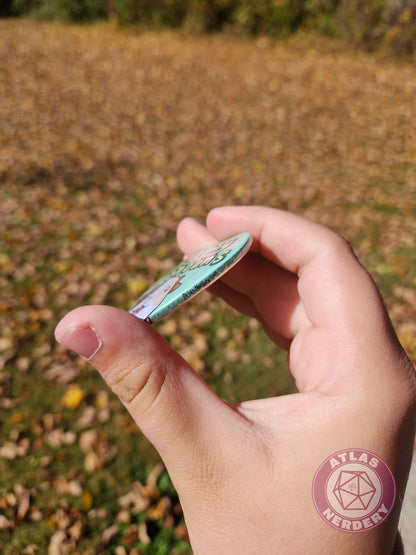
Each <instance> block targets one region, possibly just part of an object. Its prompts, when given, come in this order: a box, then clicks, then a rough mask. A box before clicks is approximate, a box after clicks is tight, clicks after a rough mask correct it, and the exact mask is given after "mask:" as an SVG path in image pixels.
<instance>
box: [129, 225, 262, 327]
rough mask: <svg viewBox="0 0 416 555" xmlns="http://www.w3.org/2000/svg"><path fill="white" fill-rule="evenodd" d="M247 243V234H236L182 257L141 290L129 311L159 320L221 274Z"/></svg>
mask: <svg viewBox="0 0 416 555" xmlns="http://www.w3.org/2000/svg"><path fill="white" fill-rule="evenodd" d="M251 243H252V239H251V235H250V234H249V233H246V232H244V233H239V234H238V235H235V236H234V237H230V238H229V239H226V240H225V241H221V242H220V243H217V244H215V245H213V246H211V247H208V248H207V249H204V250H202V251H199V252H198V253H196V254H195V255H193V256H191V257H190V258H187V259H185V260H183V261H182V262H181V263H180V264H178V265H177V266H176V267H175V268H173V269H172V270H170V271H169V272H168V273H167V274H165V275H164V276H163V277H161V278H160V279H158V280H157V281H156V283H154V284H153V285H152V287H150V289H148V290H147V291H145V292H144V293H143V295H141V296H140V297H139V298H138V299H137V301H136V302H135V303H134V305H133V306H132V307H131V308H130V310H129V312H130V313H131V314H134V316H137V318H140V319H141V320H146V321H147V322H151V323H152V322H156V321H157V320H160V319H161V318H163V317H164V316H166V315H167V314H169V313H170V312H172V311H173V310H175V309H176V308H178V306H180V305H181V304H183V303H186V302H187V301H189V300H190V299H192V297H194V296H195V295H197V294H198V293H199V292H200V291H202V290H203V289H205V288H206V287H208V286H209V285H211V284H212V283H214V281H216V280H217V279H219V278H220V277H221V276H222V275H224V274H225V273H226V272H227V271H228V270H229V269H230V268H232V267H233V266H234V265H235V264H237V262H238V261H239V260H241V258H242V257H243V256H244V255H245V254H246V253H247V252H248V250H249V249H250V245H251Z"/></svg>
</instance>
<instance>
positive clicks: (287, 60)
mask: <svg viewBox="0 0 416 555" xmlns="http://www.w3.org/2000/svg"><path fill="white" fill-rule="evenodd" d="M415 97H416V73H415V71H414V66H413V65H411V64H410V63H406V62H403V61H397V60H392V59H386V58H382V57H381V56H380V55H369V54H363V53H362V52H361V53H358V52H354V51H352V50H350V49H348V48H347V47H346V46H345V45H343V44H342V43H341V42H339V41H333V40H329V39H328V40H323V39H319V40H318V39H317V38H316V37H315V38H314V37H311V36H309V37H308V36H303V37H295V38H291V39H287V40H285V41H280V42H273V41H271V40H269V39H265V38H260V39H256V40H251V41H248V40H241V39H239V38H236V37H233V36H227V35H213V36H201V37H190V36H186V35H182V34H179V33H176V34H175V33H170V32H165V33H151V32H140V33H139V32H135V31H132V30H123V31H122V30H118V29H117V28H115V27H113V26H112V25H110V24H102V25H97V26H69V25H67V26H64V25H60V24H56V23H37V22H33V21H27V20H0V334H1V336H0V550H1V552H2V553H5V554H6V555H9V554H10V555H11V554H15V553H19V554H20V553H22V554H27V555H29V554H31V553H38V554H40V553H45V552H47V551H48V550H49V553H50V554H51V555H55V554H58V553H79V554H81V553H83V554H84V553H85V554H89V553H109V554H112V553H114V554H117V555H123V554H130V555H135V554H138V553H144V554H165V553H186V552H189V546H188V543H187V534H186V528H185V526H184V523H183V518H182V513H181V508H180V505H179V503H178V499H177V497H176V493H175V491H174V489H173V487H172V485H171V483H170V480H169V477H168V475H167V473H166V471H165V470H164V468H163V466H162V465H161V463H160V461H159V459H158V456H157V454H156V453H155V451H154V450H153V448H152V447H151V446H150V445H149V444H148V443H147V442H146V440H145V439H144V437H143V436H142V435H141V433H140V431H139V430H137V429H136V427H135V426H134V425H133V423H132V421H131V418H130V416H129V415H128V413H127V412H126V411H125V409H124V408H123V407H122V405H121V404H120V403H119V402H118V400H117V399H116V398H115V397H114V396H113V395H112V394H111V392H109V391H108V389H107V388H106V386H105V384H104V382H103V381H102V380H101V378H100V377H99V376H98V375H97V374H96V373H95V372H94V371H93V370H92V369H90V368H89V366H88V365H87V363H85V362H84V361H83V360H81V359H79V358H78V357H75V356H74V355H73V354H71V353H68V352H66V351H65V350H64V349H63V348H61V347H60V346H58V345H57V344H56V343H55V342H54V339H53V329H54V327H55V325H56V323H57V322H58V320H59V319H60V318H61V317H62V316H63V315H64V314H65V313H66V312H67V311H68V310H70V309H71V308H73V307H76V306H79V305H82V304H86V303H105V304H111V305H114V306H118V307H122V308H128V307H129V306H130V305H131V304H132V303H133V301H134V300H135V299H136V297H137V296H138V295H139V293H141V292H142V291H143V290H144V289H145V288H146V287H147V286H148V285H150V284H151V283H152V281H153V280H154V279H155V278H156V277H158V276H159V275H160V274H161V273H162V272H164V271H165V270H167V269H169V268H171V267H172V266H173V265H174V264H175V263H176V262H178V261H179V260H180V258H181V255H180V253H179V250H178V248H177V246H176V244H175V229H176V226H177V223H178V222H179V221H180V219H181V218H182V217H184V216H187V215H192V216H195V217H197V218H200V219H203V218H204V217H205V214H206V213H207V211H208V210H209V209H210V208H212V207H214V206H219V205H223V204H265V205H268V206H273V207H278V208H284V209H288V210H291V211H295V212H297V213H300V214H303V215H305V216H307V217H309V218H311V219H313V220H315V221H319V222H322V223H324V224H326V225H328V226H330V227H332V228H333V229H335V230H337V231H338V232H340V233H341V234H343V235H344V236H345V237H346V238H347V239H348V240H349V241H350V242H351V244H352V245H353V247H354V249H355V251H356V253H357V255H358V256H359V258H360V259H361V261H362V262H363V264H364V265H365V266H366V267H367V269H368V270H369V271H370V272H371V274H372V275H373V277H374V279H375V280H376V282H377V284H378V285H379V287H380V288H381V290H382V293H383V295H384V297H385V300H386V304H387V307H388V309H389V312H390V314H391V317H392V320H393V323H394V325H395V328H396V330H397V332H398V335H399V337H400V339H401V341H402V343H403V345H404V347H405V348H406V350H407V351H408V353H409V356H410V357H411V358H412V360H413V361H415V360H416V258H415V246H414V244H415V237H416V164H415V160H416V128H415V125H414V122H415V121H416V103H415ZM156 327H157V328H158V329H159V331H160V332H161V333H162V334H163V335H164V336H165V337H167V339H168V340H169V341H170V343H171V344H172V345H173V346H174V347H175V348H176V349H177V350H179V351H180V352H181V353H182V354H183V355H184V356H185V358H187V360H189V361H190V362H191V363H192V364H193V365H194V367H195V368H196V370H197V371H198V372H199V373H201V375H203V377H204V378H205V379H206V380H207V381H208V382H209V383H210V384H211V385H212V387H213V388H215V389H216V390H217V392H218V394H219V395H221V397H223V398H225V399H227V400H228V401H230V402H236V401H239V400H242V399H245V398H255V397H257V396H269V395H279V394H284V393H287V392H290V391H294V384H293V380H292V379H291V376H290V374H289V372H288V369H287V365H286V355H285V353H283V352H280V351H279V350H278V349H277V348H276V347H274V346H273V345H271V344H270V342H269V341H268V340H267V338H266V337H265V335H264V333H263V332H262V330H261V329H260V328H259V326H258V324H257V322H255V321H253V320H250V319H247V318H245V317H242V316H241V315H238V314H236V313H235V312H233V311H232V310H231V309H228V308H227V307H226V306H225V305H224V304H223V303H222V302H220V301H218V300H215V299H212V298H211V297H210V296H209V295H208V293H202V294H201V295H200V296H198V297H197V298H196V299H195V300H193V301H192V302H191V303H189V304H187V305H186V306H184V307H182V308H181V309H179V310H178V311H177V312H176V313H175V314H174V315H172V316H171V317H169V318H167V319H166V320H164V321H162V322H161V323H160V324H158V325H157V326H156Z"/></svg>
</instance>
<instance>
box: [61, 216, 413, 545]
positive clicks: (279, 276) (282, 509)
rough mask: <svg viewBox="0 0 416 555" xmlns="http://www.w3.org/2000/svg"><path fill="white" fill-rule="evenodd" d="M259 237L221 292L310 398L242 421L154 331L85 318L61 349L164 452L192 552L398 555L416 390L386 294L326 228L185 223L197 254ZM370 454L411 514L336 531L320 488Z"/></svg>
mask: <svg viewBox="0 0 416 555" xmlns="http://www.w3.org/2000/svg"><path fill="white" fill-rule="evenodd" d="M241 231H249V232H250V233H251V234H252V236H253V246H252V249H251V253H249V254H248V255H246V257H244V259H243V260H242V261H241V262H240V263H239V264H238V265H237V266H235V267H234V268H233V269H231V270H230V271H229V272H228V273H227V274H226V275H225V276H224V277H223V278H222V280H221V281H220V282H217V283H216V284H215V285H214V286H212V288H211V290H212V291H213V292H215V293H216V294H219V295H221V296H222V297H223V298H224V299H225V300H227V301H228V302H229V303H230V304H231V305H233V306H234V307H236V308H237V309H238V310H240V311H242V312H244V313H246V314H249V315H250V316H253V317H256V318H258V319H259V321H260V322H261V323H262V324H263V326H264V328H265V330H266V332H267V333H268V334H269V336H270V337H271V338H272V339H273V340H274V341H275V342H276V343H277V344H278V345H280V346H282V347H284V348H287V349H288V350H289V365H290V369H291V372H292V373H293V375H294V377H295V379H296V383H297V386H298V389H299V393H297V394H294V395H287V396H282V397H276V398H271V399H261V400H255V401H248V402H243V403H240V404H239V405H237V406H230V405H228V404H227V403H225V402H223V401H221V400H220V399H219V398H218V397H217V396H216V395H215V394H214V393H213V392H212V391H211V389H210V388H209V387H208V386H207V385H206V384H205V382H203V380H202V379H201V378H200V377H199V376H198V375H197V374H196V373H195V372H194V371H193V370H192V369H191V368H190V367H189V365H188V364H187V363H186V362H185V361H184V360H183V359H182V358H181V357H180V356H179V355H178V354H177V353H175V352H174V351H173V350H171V349H170V347H169V345H168V344H167V343H166V342H165V341H164V340H163V339H162V338H161V337H160V336H159V335H158V334H157V333H156V331H155V330H153V328H152V327H151V326H150V325H149V324H147V323H146V322H143V321H140V320H138V319H137V318H136V317H134V316H132V315H131V314H128V313H126V312H124V311H120V310H117V309H114V308H110V307H82V308H79V309H77V310H75V311H73V312H71V313H70V314H68V315H67V316H66V317H65V318H64V319H63V320H62V321H61V322H60V324H59V325H58V327H57V330H56V337H57V339H58V341H61V342H62V343H63V344H64V345H66V346H67V347H69V348H71V349H73V350H75V351H76V352H78V353H79V354H81V355H83V356H84V357H85V358H88V359H89V360H90V362H91V364H93V366H94V367H95V368H97V370H99V372H100V373H101V374H102V375H103V377H104V379H106V381H107V382H108V384H109V385H110V387H111V388H112V389H113V390H114V391H115V393H116V394H117V395H119V397H120V399H121V400H122V401H123V403H124V404H125V406H126V407H127V408H128V410H129V411H130V413H131V415H132V416H133V418H134V419H135V421H136V422H137V424H138V425H139V427H140V428H141V430H142V431H143V432H144V433H145V434H146V435H147V437H148V438H149V439H150V441H152V442H153V444H154V445H155V447H156V448H157V449H158V450H159V453H160V454H161V456H162V458H163V460H164V462H165V464H166V467H167V469H168V471H169V473H170V476H171V478H172V481H173V483H174V485H175V487H176V489H177V491H178V494H179V497H180V500H181V503H182V507H183V511H184V514H185V519H186V523H187V526H188V531H189V534H190V538H191V543H192V546H193V549H194V551H195V553H214V552H217V553H227V554H228V553H239V554H240V553H241V554H245V553H247V554H249V553H254V554H259V553H316V552H319V553H335V552H336V553H390V552H391V551H392V548H393V544H394V538H395V534H396V530H397V521H398V516H399V512H400V500H401V499H402V496H403V492H404V488H405V484H406V480H407V474H408V469H409V465H410V459H411V453H412V447H413V439H414V431H415V406H416V393H415V392H416V379H415V375H414V371H413V369H412V367H411V365H410V363H409V361H408V359H407V358H406V356H405V354H404V353H403V351H402V349H401V347H400V345H399V343H398V341H397V339H396V336H395V334H394V332H393V330H392V328H391V325H390V322H389V320H388V317H387V314H386V311H385V309H384V306H383V303H382V301H381V299H380V296H379V294H378V292H377V289H376V287H375V285H374V283H373V282H372V280H371V278H370V277H369V276H368V274H367V273H366V271H365V270H364V269H363V268H362V267H361V266H360V264H359V263H358V261H357V260H356V258H355V257H354V255H353V253H352V252H351V249H350V248H349V247H348V245H347V244H346V243H345V241H344V240H342V239H341V238H340V237H339V236H337V235H336V234H334V233H333V232H331V231H329V230H328V229H326V228H324V227H322V226H319V225H317V224H314V223H311V222H309V221H307V220H305V219H303V218H300V217H298V216H295V215H292V214H288V213H286V212H281V211H277V210H273V209H268V208H260V207H229V208H220V209H216V210H214V211H212V212H211V213H210V214H209V216H208V219H207V227H204V226H202V225H201V224H199V223H198V222H196V221H195V220H191V219H186V220H184V221H183V222H182V223H181V224H180V226H179V228H178V243H179V245H180V247H181V248H182V250H183V251H184V253H185V254H188V255H189V254H192V253H193V252H195V251H196V250H199V249H201V248H203V247H205V246H207V245H209V244H211V243H213V242H215V241H216V240H221V239H225V238H226V237H229V236H231V235H234V234H235V233H238V232H241ZM351 448H362V449H366V450H368V451H371V452H372V453H375V454H376V455H377V456H378V457H381V458H382V459H383V460H384V461H386V463H387V464H388V465H389V467H390V469H391V470H392V472H393V474H394V476H395V479H396V484H397V491H398V495H397V498H398V501H397V502H396V505H395V507H394V509H393V511H392V513H391V514H390V516H389V517H388V519H387V520H386V521H385V522H383V523H382V524H381V525H379V526H378V527H375V528H373V529H371V530H369V531H366V532H362V533H360V534H353V533H349V534H348V533H344V532H342V531H340V530H337V529H334V528H332V527H330V526H329V525H328V524H327V523H325V522H324V521H323V519H321V518H320V516H319V515H318V513H317V511H316V510H315V507H314V504H313V500H312V495H311V488H312V482H313V478H314V475H315V472H316V470H317V469H318V467H319V465H320V464H321V463H322V461H323V460H324V459H326V458H327V457H328V456H329V455H331V454H333V453H335V452H337V451H340V450H343V449H345V450H348V449H351Z"/></svg>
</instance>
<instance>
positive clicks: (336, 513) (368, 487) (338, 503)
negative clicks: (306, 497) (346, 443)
mask: <svg viewBox="0 0 416 555" xmlns="http://www.w3.org/2000/svg"><path fill="white" fill-rule="evenodd" d="M312 497H313V502H314V504H315V507H316V510H317V511H318V513H319V515H320V516H321V518H322V519H323V520H325V522H326V523H327V524H329V525H330V526H332V527H334V528H338V529H339V530H342V531H344V532H364V531H365V530H369V529H371V528H374V527H375V526H378V525H379V524H381V523H382V522H383V521H384V520H385V519H386V518H387V517H388V515H389V514H390V512H391V510H392V508H393V506H394V502H395V500H396V483H395V481H394V477H393V474H392V473H391V471H390V469H389V467H388V466H387V464H386V463H385V462H384V461H383V460H382V459H380V457H378V456H377V455H375V454H374V453H370V452H369V451H366V450H365V449H346V450H344V451H338V452H337V453H334V454H333V455H331V456H330V457H328V458H327V459H325V460H324V462H323V463H322V464H321V466H320V467H319V468H318V470H317V472H316V474H315V477H314V480H313V485H312Z"/></svg>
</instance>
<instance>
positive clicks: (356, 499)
mask: <svg viewBox="0 0 416 555" xmlns="http://www.w3.org/2000/svg"><path fill="white" fill-rule="evenodd" d="M333 493H334V495H335V497H336V498H337V499H338V501H339V503H340V505H341V507H342V508H343V509H344V510H357V509H367V508H368V506H369V505H370V503H371V500H372V499H373V497H374V495H375V493H376V488H375V486H374V484H373V482H372V481H371V478H370V477H369V476H368V474H367V472H365V470H349V471H346V470H343V471H341V472H340V474H339V476H338V479H337V481H336V483H335V486H334V489H333Z"/></svg>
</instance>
